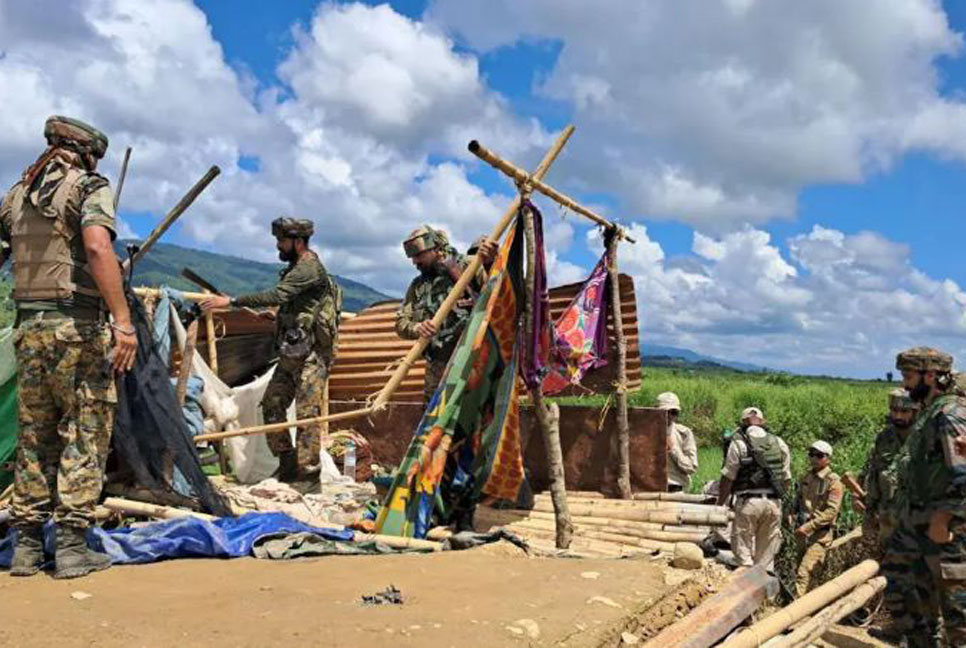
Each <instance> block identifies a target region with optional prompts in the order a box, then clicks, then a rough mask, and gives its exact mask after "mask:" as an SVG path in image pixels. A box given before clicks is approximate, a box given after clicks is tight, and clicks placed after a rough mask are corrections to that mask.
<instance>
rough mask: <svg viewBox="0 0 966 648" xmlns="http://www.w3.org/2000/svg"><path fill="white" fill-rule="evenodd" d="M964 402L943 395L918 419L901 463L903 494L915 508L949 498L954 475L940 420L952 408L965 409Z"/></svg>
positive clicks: (960, 398) (953, 396)
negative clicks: (938, 424)
mask: <svg viewBox="0 0 966 648" xmlns="http://www.w3.org/2000/svg"><path fill="white" fill-rule="evenodd" d="M963 404H964V402H963V398H962V397H960V396H957V395H955V394H944V395H942V396H939V397H938V398H937V399H936V400H935V401H933V402H932V403H931V404H930V406H929V407H928V409H926V410H925V411H923V412H922V414H920V415H919V418H918V419H916V422H915V424H914V425H913V427H912V430H911V431H910V432H909V437H908V438H907V439H906V445H905V447H904V449H903V454H904V455H906V456H905V457H901V458H900V460H899V466H900V470H902V472H903V474H902V478H901V480H900V482H901V484H902V486H900V488H902V487H904V488H903V490H904V491H905V492H904V493H903V494H904V495H905V496H906V497H907V498H908V500H907V501H908V503H909V504H911V505H912V506H913V507H927V506H928V505H929V504H930V503H931V502H933V501H936V500H941V499H943V498H945V497H947V496H948V491H949V489H950V486H951V485H952V481H953V471H952V469H950V468H949V467H948V466H947V465H946V460H945V457H944V454H943V448H942V443H943V442H942V439H941V435H942V434H943V432H942V431H940V430H939V429H938V427H937V425H936V419H937V416H938V415H939V414H940V412H941V411H942V410H943V409H944V408H945V407H948V406H950V405H952V406H956V405H963Z"/></svg>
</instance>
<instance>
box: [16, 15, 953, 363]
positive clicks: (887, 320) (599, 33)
mask: <svg viewBox="0 0 966 648" xmlns="http://www.w3.org/2000/svg"><path fill="white" fill-rule="evenodd" d="M964 31H966V8H964V6H963V4H962V3H955V2H948V3H941V2H939V1H938V0H881V1H880V2H878V3H876V11H875V12H870V11H869V10H868V3H867V2H865V0H813V1H812V2H808V3H802V2H796V1H794V0H768V1H765V0H649V1H648V2H640V1H639V0H602V1H601V2H597V3H593V5H589V4H588V3H586V2H583V1H580V0H528V2H519V1H512V0H485V1H484V0H428V1H421V0H407V1H399V2H390V3H388V4H387V3H382V4H379V3H374V2H372V3H369V2H364V3H363V2H322V3H319V2H310V1H308V0H289V1H287V2H262V1H260V0H234V1H232V2H225V1H220V0H197V1H196V2H191V1H189V0H77V1H74V2H70V3H63V2H60V1H59V0H34V1H32V2H29V3H28V2H19V1H17V0H0V87H3V88H4V89H5V91H4V99H3V101H2V102H0V124H2V125H3V128H2V129H0V184H2V185H3V186H9V185H11V184H13V183H14V182H15V181H16V179H17V178H18V177H19V174H20V173H21V171H22V170H23V168H24V167H25V166H27V165H28V164H29V163H30V162H32V161H33V160H34V159H35V158H36V156H37V155H38V154H39V153H40V152H41V150H42V148H43V140H42V129H43V120H44V119H45V118H46V116H47V115H49V114H53V113H61V114H68V115H71V116H75V117H79V118H81V119H85V120H87V121H90V122H91V123H93V124H95V125H96V126H98V127H100V128H101V129H102V130H104V131H105V132H107V133H108V135H109V136H110V138H111V147H110V150H109V151H108V155H107V157H106V159H105V160H104V162H103V163H102V167H101V170H102V171H103V172H104V173H105V175H107V176H108V177H109V178H111V179H115V178H116V177H117V174H118V169H119V166H120V159H121V157H122V155H123V151H124V147H125V146H131V147H133V154H132V158H131V165H130V175H129V176H128V179H127V181H126V184H125V187H124V192H123V196H122V199H121V208H120V214H119V219H120V221H119V227H120V229H121V232H122V234H123V235H126V236H144V235H145V234H146V233H147V232H148V231H150V229H151V228H152V226H153V225H155V224H156V223H157V222H158V220H159V219H160V218H161V216H162V215H163V214H164V212H166V211H167V210H168V209H170V207H171V206H173V205H174V203H175V202H176V201H177V200H178V199H179V198H180V197H181V195H182V194H183V193H184V192H185V191H186V190H187V189H188V188H189V187H190V186H191V185H192V184H193V183H194V182H195V180H196V179H197V178H199V177H200V176H201V175H202V174H203V173H204V171H205V170H206V169H207V168H208V167H209V166H210V165H212V164H218V165H219V166H220V167H221V169H222V174H221V176H220V177H219V178H218V179H217V180H215V182H214V183H213V184H212V185H211V187H210V188H209V189H208V190H207V191H206V192H205V193H204V194H203V195H202V196H201V198H199V200H198V201H197V202H196V203H195V205H193V206H192V208H191V209H190V210H189V211H188V212H187V214H186V215H185V216H183V217H182V219H181V221H180V222H179V223H178V225H176V226H175V228H173V229H172V230H171V231H170V233H169V234H168V235H166V236H167V238H166V240H169V241H171V242H174V243H178V244H182V245H187V246H191V247H197V248H201V249H208V250H216V251H220V252H226V253H231V254H235V255H238V256H241V257H243V258H250V259H254V260H259V261H271V260H274V258H275V252H274V241H273V240H272V239H271V236H270V232H269V223H270V222H271V220H272V219H274V218H276V217H277V216H279V215H283V214H284V215H294V216H300V217H308V218H312V219H313V220H314V221H315V223H316V231H317V235H316V237H315V238H314V240H313V245H314V246H315V247H316V248H317V249H318V250H319V251H320V253H321V255H322V257H323V260H324V262H325V264H326V265H327V267H328V268H330V269H331V270H332V271H333V272H335V273H336V274H340V275H342V276H347V277H351V278H353V279H356V280H359V281H362V282H364V283H367V284H369V285H371V286H373V287H375V288H377V289H380V290H383V291H385V292H387V293H390V294H395V295H399V294H402V292H403V291H404V290H405V287H406V285H407V283H408V281H409V280H410V279H411V278H412V276H413V273H414V271H413V269H412V266H411V264H410V263H409V262H408V260H407V259H406V258H405V256H404V254H403V252H402V247H401V245H400V242H401V240H402V239H403V238H404V237H405V235H406V234H407V233H408V232H409V231H410V230H411V229H413V228H414V227H416V226H417V225H418V224H420V223H430V224H432V225H434V226H438V227H442V228H444V229H446V230H447V231H448V232H449V233H450V236H451V238H452V239H453V240H454V241H455V242H457V243H458V244H459V245H466V244H468V243H469V242H470V241H471V240H473V239H474V238H476V236H478V235H479V234H482V233H485V232H488V231H490V229H491V228H492V226H493V224H494V223H495V222H496V220H497V219H498V218H499V216H500V215H501V214H502V212H503V210H504V209H505V207H506V205H507V204H508V203H509V201H510V200H511V199H512V197H513V187H512V185H511V184H509V183H508V182H507V181H506V180H505V179H504V178H503V177H501V176H499V175H498V174H497V173H496V172H495V171H493V170H492V169H489V168H488V167H486V165H483V164H481V163H480V162H479V161H477V160H476V159H475V158H473V157H472V156H471V155H470V154H469V153H467V151H466V144H467V143H468V142H469V141H470V140H471V139H479V140H480V141H481V142H482V143H483V144H484V145H486V146H487V147H489V148H491V149H493V150H495V151H497V152H498V153H500V154H501V155H503V156H504V157H506V158H508V159H511V160H513V161H515V162H516V163H518V164H519V165H520V166H524V167H531V168H532V167H533V166H534V165H535V164H536V162H537V161H538V160H539V159H540V158H541V157H542V155H543V153H544V152H545V151H546V149H547V148H548V147H549V146H550V145H551V143H552V142H553V140H554V138H555V136H556V134H557V133H558V132H559V131H560V129H562V128H563V127H564V126H565V125H566V124H569V123H572V124H574V125H575V126H576V132H575V134H574V136H573V137H572V138H571V141H570V143H569V144H568V145H567V147H566V149H565V150H564V153H563V154H562V155H561V157H560V158H559V160H558V161H557V162H556V163H555V164H554V166H553V167H552V169H551V171H550V173H549V174H548V175H547V178H546V180H547V181H548V182H549V183H550V184H552V185H553V186H555V187H556V188H557V189H559V190H561V191H563V192H564V193H567V194H569V195H571V196H573V197H574V198H576V199H577V200H579V201H581V202H583V203H585V204H587V205H589V206H591V207H592V208H594V209H595V210H597V211H599V212H600V213H602V214H603V215H605V216H606V217H607V218H610V219H612V220H614V221H617V222H619V223H621V224H623V225H624V226H626V227H627V228H629V229H630V230H631V231H632V232H633V234H634V236H635V238H636V239H637V243H636V244H634V245H630V244H626V245H622V246H621V249H620V264H621V269H622V271H624V272H627V273H629V274H631V275H633V277H634V279H635V284H636V292H637V296H638V313H639V317H640V320H641V337H642V340H643V341H644V342H645V343H650V344H656V345H671V346H678V347H684V348H688V349H692V350H694V351H698V352H701V353H705V354H709V355H713V356H716V357H720V358H725V359H731V360H741V361H745V362H751V363H755V364H759V365H764V366H768V367H772V368H775V369H781V370H787V371H793V372H803V373H825V374H833V375H842V376H855V377H877V376H882V375H884V373H885V372H886V371H888V370H890V369H891V368H892V364H893V362H894V357H895V353H896V352H897V351H899V350H900V349H902V348H906V347H909V346H913V345H921V344H926V345H931V346H937V347H940V348H943V349H946V350H948V351H950V352H951V353H953V354H954V355H956V356H960V357H966V290H964V288H963V286H964V285H966V264H964V263H963V262H962V259H963V255H962V253H961V249H962V246H963V241H964V240H966V218H964V217H963V216H964V214H963V213H962V212H963V208H962V207H961V205H963V202H964V200H963V199H964V198H966V196H964V194H966V165H964V163H966V93H964V91H966V37H964ZM11 89H13V91H12V92H11V91H10V90H11ZM538 204H539V205H540V206H541V208H542V210H543V212H544V216H545V219H546V224H545V229H546V235H547V245H548V268H549V272H550V275H551V276H550V278H551V283H552V284H557V283H563V282H570V281H578V280H580V279H582V278H583V277H585V276H586V275H587V273H588V272H589V270H590V268H591V267H592V266H593V265H594V263H595V262H596V260H597V258H598V257H599V256H600V254H601V253H602V249H601V242H600V237H599V235H598V232H597V231H596V230H595V229H594V228H593V227H591V226H590V224H589V223H587V222H586V221H584V220H583V219H581V218H580V217H578V216H576V215H574V214H568V213H565V212H563V211H561V210H560V209H558V208H557V207H556V206H555V205H553V204H551V203H549V202H548V201H546V200H540V201H538Z"/></svg>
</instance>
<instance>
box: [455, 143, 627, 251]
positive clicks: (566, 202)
mask: <svg viewBox="0 0 966 648" xmlns="http://www.w3.org/2000/svg"><path fill="white" fill-rule="evenodd" d="M469 149H470V153H472V154H473V155H475V156H476V157H478V158H480V159H481V160H483V161H484V162H486V163H487V164H489V165H490V166H492V167H493V168H495V169H497V170H498V171H502V172H503V173H505V174H506V175H508V176H510V178H511V179H512V180H513V181H514V182H516V183H518V184H521V185H524V186H527V187H530V188H532V189H536V190H537V191H539V192H540V193H542V194H543V195H544V196H546V197H548V198H550V199H551V200H554V201H556V202H557V203H559V204H561V205H563V206H564V207H566V208H567V209H570V210H572V211H574V212H576V213H578V214H580V215H581V216H585V217H587V218H589V219H590V220H592V221H594V222H595V223H597V224H598V225H603V226H604V227H606V228H614V229H616V230H617V232H618V233H619V235H620V237H621V238H623V239H625V240H626V241H628V242H630V243H636V242H637V241H635V240H634V239H633V238H632V237H630V236H629V235H628V234H627V233H626V232H625V231H624V230H623V228H620V227H618V226H617V225H615V224H614V223H611V222H610V221H609V220H607V219H606V218H604V217H603V216H599V215H598V214H596V213H595V212H593V211H591V210H589V209H587V208H586V207H584V206H583V205H581V204H580V203H578V202H577V201H576V200H574V199H573V198H571V197H569V196H566V195H564V194H562V193H560V192H559V191H557V190H556V189H554V188H553V187H551V186H550V185H547V184H544V183H543V182H541V180H540V178H539V177H537V174H535V173H534V174H533V175H530V174H529V173H527V172H526V171H524V170H523V169H521V168H520V167H518V166H516V165H515V164H513V163H512V162H508V161H507V160H504V159H503V158H501V157H500V156H499V155H497V154H496V153H494V152H493V151H491V150H489V149H487V148H486V147H485V146H483V145H482V144H480V143H479V142H478V141H476V140H473V141H472V142H470V145H469Z"/></svg>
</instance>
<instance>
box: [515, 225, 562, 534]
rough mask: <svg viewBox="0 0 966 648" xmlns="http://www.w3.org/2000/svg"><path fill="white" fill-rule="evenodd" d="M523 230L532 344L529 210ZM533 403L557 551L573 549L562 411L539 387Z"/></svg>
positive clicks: (532, 240)
mask: <svg viewBox="0 0 966 648" xmlns="http://www.w3.org/2000/svg"><path fill="white" fill-rule="evenodd" d="M523 219H524V220H523V229H524V235H525V237H526V245H527V275H526V281H525V284H526V294H527V300H526V306H525V310H524V321H525V327H526V329H525V330H526V337H525V338H524V339H525V340H526V341H527V343H528V344H529V342H530V340H532V339H533V327H534V326H535V322H534V304H535V303H536V300H537V299H538V298H539V295H537V294H536V268H535V261H536V240H535V238H534V236H535V235H534V227H533V212H532V211H531V210H530V208H529V207H526V206H524V208H523ZM530 399H531V400H532V401H533V409H534V412H535V413H536V415H537V426H538V427H539V428H540V434H541V436H542V437H543V445H544V449H545V451H546V453H547V471H548V472H549V473H550V498H551V500H552V501H553V511H554V526H555V528H556V544H557V548H558V549H567V548H569V547H570V541H571V539H572V537H573V532H574V525H573V523H572V522H571V519H570V510H569V509H568V508H567V485H566V482H565V479H564V466H563V450H562V449H561V447H560V408H559V407H558V406H557V404H556V403H551V404H550V405H549V407H548V406H547V404H546V403H545V402H544V400H543V389H542V388H541V386H540V385H537V386H536V387H533V388H531V389H530Z"/></svg>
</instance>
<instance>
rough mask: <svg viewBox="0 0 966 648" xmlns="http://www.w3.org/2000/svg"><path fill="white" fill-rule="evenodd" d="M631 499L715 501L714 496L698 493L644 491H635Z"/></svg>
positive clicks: (690, 501)
mask: <svg viewBox="0 0 966 648" xmlns="http://www.w3.org/2000/svg"><path fill="white" fill-rule="evenodd" d="M631 499H633V500H635V501H651V500H657V501H659V502H689V503H692V504H710V503H714V498H713V497H708V496H707V495H699V494H697V493H664V492H661V493H655V492H642V493H634V494H633V495H631Z"/></svg>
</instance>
